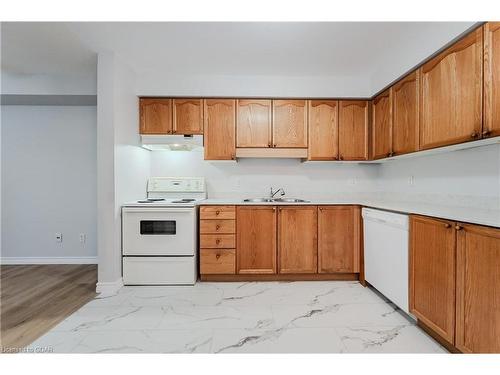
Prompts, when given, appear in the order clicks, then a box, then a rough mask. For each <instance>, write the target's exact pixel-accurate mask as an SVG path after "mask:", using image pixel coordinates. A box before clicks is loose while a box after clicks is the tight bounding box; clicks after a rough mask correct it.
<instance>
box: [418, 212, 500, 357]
mask: <svg viewBox="0 0 500 375" xmlns="http://www.w3.org/2000/svg"><path fill="white" fill-rule="evenodd" d="M410 237H411V242H410V311H411V312H412V314H414V315H415V316H416V317H417V318H418V320H419V321H420V322H421V323H423V324H424V328H426V329H430V330H431V331H432V334H433V335H437V336H438V338H439V339H444V340H445V341H446V342H447V343H448V344H450V345H451V348H452V349H453V350H457V349H458V350H459V351H461V352H464V353H500V229H495V228H490V227H485V226H481V225H472V224H461V223H455V222H451V221H446V220H439V219H433V218H429V217H422V216H412V217H411V226H410Z"/></svg>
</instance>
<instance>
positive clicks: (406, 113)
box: [392, 70, 420, 155]
mask: <svg viewBox="0 0 500 375" xmlns="http://www.w3.org/2000/svg"><path fill="white" fill-rule="evenodd" d="M419 72H420V71H419V70H417V71H414V72H412V73H410V74H409V75H407V76H406V77H404V78H403V79H402V80H400V81H399V82H397V83H396V84H394V86H393V87H392V103H393V105H392V152H393V154H394V155H401V154H406V153H409V152H414V151H418V149H419V145H418V125H419V124H418V118H419V89H418V87H419Z"/></svg>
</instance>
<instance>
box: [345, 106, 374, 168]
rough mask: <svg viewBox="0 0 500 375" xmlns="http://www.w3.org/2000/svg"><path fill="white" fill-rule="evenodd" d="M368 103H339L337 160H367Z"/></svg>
mask: <svg viewBox="0 0 500 375" xmlns="http://www.w3.org/2000/svg"><path fill="white" fill-rule="evenodd" d="M368 108H369V105H368V102H367V101H366V100H341V101H339V159H340V160H368Z"/></svg>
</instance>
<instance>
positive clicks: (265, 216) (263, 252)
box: [236, 206, 277, 274]
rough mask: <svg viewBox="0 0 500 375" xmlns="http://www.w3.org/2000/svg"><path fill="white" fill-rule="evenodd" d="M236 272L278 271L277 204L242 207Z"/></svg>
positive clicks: (239, 218)
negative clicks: (275, 205)
mask: <svg viewBox="0 0 500 375" xmlns="http://www.w3.org/2000/svg"><path fill="white" fill-rule="evenodd" d="M236 215H237V216H236V218H237V219H236V222H237V230H236V254H237V255H236V259H237V266H236V272H237V273H239V274H274V273H276V217H277V215H276V207H274V206H238V208H237V210H236Z"/></svg>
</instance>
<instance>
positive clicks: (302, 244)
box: [278, 206, 318, 274]
mask: <svg viewBox="0 0 500 375" xmlns="http://www.w3.org/2000/svg"><path fill="white" fill-rule="evenodd" d="M317 210H318V208H317V207H316V206H293V207H289V206H286V207H279V208H278V212H279V214H278V257H279V273H297V274H299V273H317V271H318V229H317V228H318V214H317Z"/></svg>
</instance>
